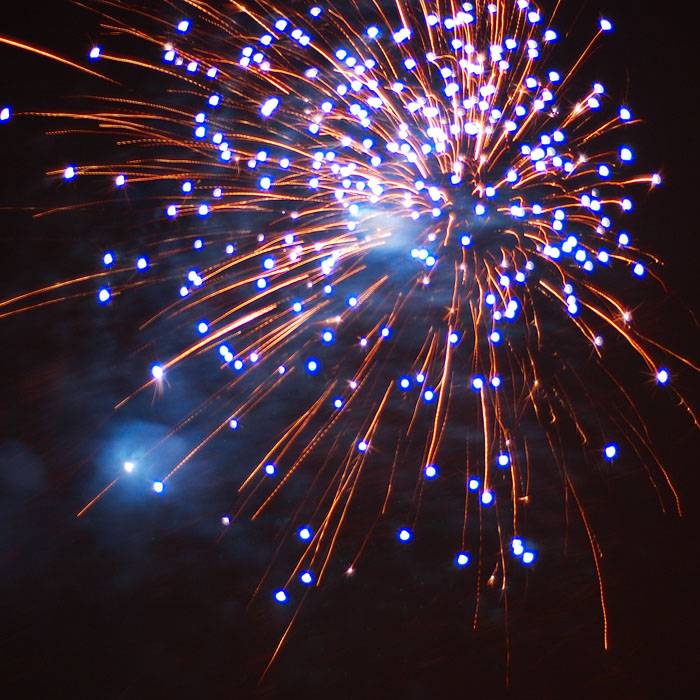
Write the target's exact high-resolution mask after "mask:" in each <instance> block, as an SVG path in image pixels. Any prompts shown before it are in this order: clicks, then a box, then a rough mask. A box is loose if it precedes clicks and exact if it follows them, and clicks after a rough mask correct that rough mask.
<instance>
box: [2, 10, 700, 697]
mask: <svg viewBox="0 0 700 700" xmlns="http://www.w3.org/2000/svg"><path fill="white" fill-rule="evenodd" d="M692 9H693V8H692V7H691V6H688V7H685V6H684V7H683V8H681V9H680V10H673V9H672V8H671V6H670V5H666V6H664V5H660V4H658V3H653V4H652V3H643V2H642V3H640V2H632V1H631V0H615V2H613V0H608V2H607V3H604V2H603V0H600V4H598V3H594V2H588V3H586V4H584V5H583V7H582V10H581V16H580V18H579V22H580V23H581V24H580V25H577V29H576V30H575V34H576V35H577V36H579V37H581V36H587V35H588V28H589V27H590V29H591V31H593V27H594V23H595V21H596V18H597V17H598V15H599V11H600V13H604V14H606V15H607V16H609V17H611V18H612V19H613V20H614V21H615V23H616V25H617V31H616V34H615V36H614V41H611V42H610V43H609V44H608V45H607V46H605V47H604V48H603V49H602V50H601V51H600V52H599V53H597V54H596V56H595V57H594V58H593V59H592V60H591V62H590V64H589V65H588V66H587V67H586V76H587V79H589V80H591V81H592V80H594V79H601V80H603V82H605V83H606V85H607V86H608V89H609V91H610V92H611V93H613V94H615V95H616V96H620V97H621V98H623V97H627V99H628V100H629V103H630V105H631V106H632V107H633V108H634V111H635V114H636V115H639V116H641V117H643V118H644V120H645V123H644V124H643V125H641V126H638V127H637V128H636V131H635V132H633V133H634V141H635V143H636V144H637V151H639V152H640V162H639V168H640V170H644V169H645V167H647V168H648V169H649V170H653V169H659V170H660V171H661V172H662V174H663V176H664V181H665V182H664V186H663V187H662V188H660V189H659V190H658V191H656V192H654V194H653V196H650V197H648V198H646V199H644V200H643V202H642V204H640V206H639V207H638V208H639V209H640V210H641V211H640V212H637V214H635V216H634V230H635V235H636V238H637V240H640V241H643V243H644V246H645V247H646V248H648V249H649V250H650V251H651V252H652V253H653V254H655V255H658V257H659V258H661V260H663V261H665V268H664V273H663V276H664V279H665V280H666V282H667V284H668V293H667V294H664V293H663V292H662V291H661V290H660V289H658V288H656V291H655V292H654V294H655V296H654V295H652V298H650V299H648V300H645V304H644V306H643V307H642V308H641V309H640V311H639V316H640V317H641V319H642V321H641V322H642V323H643V324H644V328H645V329H647V330H648V331H649V332H650V333H652V334H653V335H654V337H658V338H660V339H661V340H662V342H664V343H665V344H667V345H668V346H670V347H671V348H674V349H677V350H678V351H679V352H680V353H681V354H685V355H686V356H689V357H690V358H691V359H694V360H695V361H696V362H697V361H698V332H697V327H695V326H694V325H693V317H692V314H691V313H690V312H689V311H687V310H686V309H690V310H695V311H696V312H697V311H698V310H699V309H700V295H699V291H698V289H699V285H698V282H697V276H696V270H697V260H698V253H699V252H700V248H699V246H698V242H697V239H698V234H697V230H698V226H697V216H696V209H697V205H696V203H697V201H698V196H697V191H696V190H697V186H698V178H697V175H696V168H697V163H698V162H699V161H698V148H697V145H698V144H697V141H698V140H697V136H695V134H694V130H695V129H696V122H697V118H696V111H697V105H698V104H699V103H700V100H699V99H698V91H697V80H696V79H695V77H694V76H695V75H696V72H695V71H697V70H698V61H697V41H696V40H695V38H694V32H695V27H696V21H695V20H694V17H693V16H692V15H693V11H692ZM574 14H575V13H574ZM572 16H573V15H572ZM97 24H98V23H97V20H96V18H95V17H94V16H92V15H90V13H87V12H84V11H81V10H80V9H79V8H76V7H71V6H70V5H68V4H65V3H64V2H62V1H59V2H49V1H48V0H40V1H38V2H33V3H26V4H19V3H13V9H12V14H11V16H7V15H6V16H4V18H3V21H2V26H1V27H0V33H2V34H3V35H6V36H10V37H13V38H18V39H23V40H26V41H28V42H30V43H32V44H35V45H39V46H44V47H48V48H51V49H53V50H56V51H57V52H59V53H61V54H62V55H65V56H67V57H70V58H73V59H75V60H79V61H81V60H82V57H83V56H84V55H85V54H86V53H87V50H88V49H89V47H90V46H91V45H92V44H93V42H94V41H95V40H96V39H97V37H98V36H99V32H98V31H97ZM556 26H557V27H558V28H559V29H560V31H563V30H565V29H566V27H567V26H568V24H567V23H564V22H558V23H556ZM0 65H1V66H2V67H3V68H2V71H1V72H0V106H2V105H4V104H11V105H13V106H14V108H15V110H16V111H22V110H30V109H37V110H39V111H40V110H44V109H48V108H53V107H54V106H56V105H65V104H67V101H66V98H67V97H70V96H74V95H79V94H82V93H84V92H87V91H89V90H90V89H91V88H92V89H94V83H91V82H90V80H89V79H87V78H85V77H83V76H80V75H78V74H76V73H75V72H74V71H72V70H71V69H69V68H66V67H60V66H56V65H55V64H52V63H51V62H49V61H47V60H46V59H43V58H40V57H37V56H32V55H30V54H27V53H24V52H21V51H19V50H16V49H10V48H8V47H5V46H0ZM46 128H47V127H46V123H45V122H42V121H41V120H38V119H26V120H20V119H17V120H15V121H14V122H13V123H12V124H10V125H5V126H2V127H0V146H1V147H2V151H1V152H2V162H3V166H2V167H3V170H2V173H3V174H2V175H1V176H0V231H1V238H0V241H1V242H0V245H1V246H2V247H1V248H0V250H2V260H3V264H2V270H3V279H2V281H0V297H1V298H6V297H8V296H12V295H14V294H17V293H18V292H19V291H20V290H24V289H28V288H34V287H36V286H38V285H39V284H45V283H50V282H52V281H57V280H60V279H64V278H66V277H68V276H71V275H74V274H76V272H77V271H80V270H81V269H82V267H81V266H82V265H84V264H85V263H86V261H90V260H92V259H93V258H94V257H95V256H96V255H98V254H99V251H100V249H101V246H102V245H103V241H102V240H101V238H100V237H101V235H103V234H102V232H101V231H102V230H103V229H102V227H107V228H108V227H109V225H111V222H105V221H101V220H100V216H99V214H98V215H97V216H94V217H92V215H86V217H83V218H81V217H79V216H75V217H73V216H70V217H56V218H55V219H52V218H51V217H48V218H44V219H41V220H36V219H32V218H31V217H30V216H29V214H28V213H27V212H23V211H20V210H17V209H14V210H13V209H12V208H13V207H16V206H19V207H22V206H29V205H36V204H38V205H39V206H40V207H43V206H45V203H49V204H51V203H53V202H56V201H60V192H59V193H58V195H59V196H57V191H56V187H55V185H54V184H49V182H48V179H47V178H45V177H44V173H45V171H46V170H47V169H50V168H51V167H61V165H62V164H64V163H65V162H68V161H69V160H70V159H75V160H78V158H75V156H74V151H73V153H71V148H74V147H76V144H75V143H73V142H72V141H71V140H70V139H68V140H66V139H63V140H61V139H56V138H54V137H50V136H45V135H44V132H45V131H46ZM83 155H84V154H83ZM87 155H89V154H87ZM91 217H92V218H91ZM649 289H650V290H652V287H649ZM88 307H89V309H90V310H89V311H87V309H88ZM93 307H94V300H93V298H92V297H88V298H85V299H78V300H75V301H72V302H69V303H66V304H63V305H60V306H56V307H50V308H46V309H43V310H39V311H35V312H30V313H27V314H23V315H20V316H16V317H11V318H7V319H1V320H0V360H1V361H2V367H3V370H4V371H3V374H2V377H1V378H0V387H2V391H1V393H0V396H2V399H1V401H2V408H1V409H0V601H2V602H1V603H0V611H1V612H0V620H1V621H2V622H1V623H0V694H1V695H2V696H3V697H7V698H39V697H50V698H53V697H73V698H160V697H163V698H166V697H167V698H178V697H193V698H194V697H202V698H246V697H270V698H272V697H282V696H284V697H312V698H313V697H333V698H336V697H337V698H346V697H347V698H365V697H366V698H375V697H377V698H380V697H386V698H394V697H396V698H403V697H406V698H453V697H473V698H492V697H501V696H505V697H517V698H519V697H522V698H562V697H574V698H575V697H600V698H608V697H609V698H613V697H615V698H659V697H666V696H668V695H669V694H670V693H674V694H675V695H676V696H678V697H685V696H686V695H688V694H689V693H690V692H691V691H692V688H693V685H694V674H695V673H696V669H697V663H698V662H699V661H700V654H699V653H698V651H699V649H698V643H697V639H696V627H697V622H698V612H699V611H698V600H697V573H698V567H697V557H698V545H697V532H698V527H697V525H698V516H699V515H700V508H699V507H698V505H697V498H698V497H697V494H698V493H699V491H698V487H700V479H699V478H698V468H699V467H700V460H699V459H698V457H697V452H698V440H697V434H698V433H697V431H695V432H693V430H692V429H691V428H690V424H689V421H688V420H686V419H684V418H683V413H682V411H681V410H680V409H679V410H675V408H674V407H673V406H672V404H671V403H670V402H667V401H666V400H665V399H663V398H660V397H659V396H658V395H657V394H655V393H654V392H652V394H651V396H650V398H648V399H647V400H646V402H645V403H644V404H643V405H641V406H640V410H641V411H642V412H643V413H644V415H645V416H646V417H647V418H648V421H649V424H650V427H651V430H652V435H653V438H654V443H655V445H656V446H657V448H658V452H659V455H660V457H661V458H662V461H663V462H664V464H666V465H667V466H668V469H669V472H670V474H671V477H672V479H673V481H674V484H675V485H676V487H677V490H678V492H679V494H680V500H681V504H682V506H683V510H684V517H683V518H681V519H679V518H678V517H676V516H675V515H674V513H673V512H672V509H669V512H667V513H664V512H662V510H661V508H660V507H659V504H658V500H657V499H656V494H655V491H654V488H653V487H652V485H651V484H650V482H649V480H648V478H647V477H646V475H645V474H644V472H643V471H642V470H641V469H639V468H637V467H635V468H634V469H633V468H630V469H628V470H626V469H621V470H620V471H619V472H618V473H615V474H612V475H610V476H609V477H608V478H606V479H605V480H604V488H602V489H598V491H596V492H595V499H596V502H595V504H594V506H593V507H592V511H591V519H592V520H593V521H594V523H595V530H596V535H597V536H598V538H599V541H600V545H601V548H602V550H603V552H604V554H605V557H604V560H603V572H604V582H605V591H606V597H607V600H608V606H609V607H608V613H609V632H610V650H609V651H608V652H607V653H604V652H603V651H602V649H601V639H602V631H601V621H600V607H599V603H598V588H597V580H596V577H595V571H594V568H593V563H592V559H591V557H590V552H589V551H588V550H587V549H586V547H585V543H586V539H585V536H584V535H583V532H582V530H581V526H580V524H576V525H572V527H571V542H572V544H571V547H570V549H569V551H568V552H567V553H563V552H562V551H561V550H556V549H553V551H552V553H551V556H550V557H549V560H547V558H546V557H543V558H542V559H541V560H540V561H539V562H538V565H537V567H535V569H534V570H533V571H532V572H531V575H530V576H529V577H528V579H527V580H525V579H523V580H522V581H519V582H517V584H518V585H519V587H520V590H519V591H518V595H516V596H515V602H514V603H513V607H512V609H511V610H509V617H508V624H509V629H510V666H509V676H510V689H509V690H506V689H505V687H504V686H505V678H506V661H505V659H506V645H505V641H504V640H505V633H504V624H505V621H504V615H503V609H502V605H501V604H500V603H499V602H498V600H497V599H496V598H495V597H490V596H489V595H488V594H487V595H485V596H484V601H483V609H482V611H481V618H480V624H479V626H478V627H477V629H476V631H474V630H472V628H471V620H472V618H473V613H474V595H473V579H466V581H467V583H466V584H465V579H464V578H460V577H459V576H456V575H455V574H454V573H453V572H449V571H445V570H440V569H436V568H435V567H433V566H432V565H433V563H434V562H435V556H434V555H432V554H431V549H432V545H431V544H430V542H429V541H426V540H424V541H423V543H422V544H421V543H420V542H417V543H416V548H415V549H414V550H413V551H412V552H410V553H408V554H407V551H406V550H402V551H397V548H396V547H394V546H393V545H394V542H393V541H392V540H391V538H390V537H387V536H386V535H387V533H389V532H390V530H386V531H385V532H384V533H382V531H381V528H380V532H379V534H378V537H377V540H376V541H375V542H374V543H373V544H372V545H371V546H370V547H369V548H368V551H367V553H366V558H365V559H364V560H363V566H362V571H358V574H357V575H356V576H355V577H353V578H349V579H344V578H336V579H335V580H330V581H329V583H328V585H327V586H325V587H323V588H321V589H319V590H317V591H314V595H313V596H311V597H310V599H309V600H308V601H307V602H306V603H305V605H304V606H303V608H302V613H301V615H300V617H299V620H298V622H297V624H296V626H295V628H294V631H293V633H292V635H291V636H290V639H289V640H288V643H287V644H286V645H285V647H284V649H283V651H282V653H281V654H280V657H279V659H278V662H277V663H276V664H275V665H274V666H273V668H272V670H271V671H270V673H269V675H268V676H267V678H266V679H265V680H264V681H263V682H262V683H261V684H258V678H259V676H260V673H261V671H262V669H263V668H264V667H265V664H266V663H267V660H268V658H269V654H270V651H271V650H272V649H274V646H275V644H276V641H277V640H278V639H279V635H280V633H281V631H282V630H283V629H284V625H285V623H286V621H287V620H288V619H289V615H290V612H289V610H288V609H287V610H284V609H279V608H277V607H273V606H272V605H270V604H269V602H268V600H267V599H264V600H263V599H261V600H259V601H256V602H254V603H253V604H250V605H249V601H250V591H251V590H252V588H253V587H254V586H255V584H256V582H257V580H258V577H259V574H260V572H261V571H262V570H264V564H265V562H266V561H267V559H268V558H269V555H270V553H271V550H270V545H269V542H268V540H267V539H266V537H267V535H269V534H270V532H266V531H265V527H263V528H261V529H256V528H253V527H244V526H241V527H240V529H239V530H237V531H235V532H233V533H230V534H229V536H227V537H226V538H225V539H223V540H222V541H221V542H217V537H218V534H219V529H218V528H217V526H216V518H217V515H218V514H219V512H220V511H219V505H220V503H219V501H218V500H217V494H216V491H217V488H218V485H219V483H220V482H219V481H214V482H213V483H207V477H206V475H207V473H211V474H212V475H213V476H212V478H215V479H216V480H218V479H220V478H221V475H220V472H219V471H217V469H216V467H215V465H210V464H205V465H203V468H202V469H203V470H202V471H200V472H199V474H198V476H197V477H196V478H194V476H193V477H192V478H190V479H189V480H187V479H185V481H184V483H183V486H182V487H181V491H180V493H177V492H176V488H173V491H174V493H172V494H169V496H170V497H169V498H168V499H162V500H156V501H154V499H153V498H141V497H139V496H138V495H137V494H135V493H131V492H129V493H127V492H120V493H119V494H117V495H116V496H114V497H113V498H110V499H105V501H104V502H103V503H102V504H100V506H99V507H97V508H95V509H94V510H93V511H91V512H90V514H89V517H85V518H81V519H79V520H78V519H76V518H75V517H74V516H75V513H76V512H77V511H78V510H79V508H80V507H81V506H82V505H83V504H84V503H85V501H86V500H87V499H89V498H90V497H91V496H92V495H94V493H95V492H96V490H99V488H100V487H101V484H103V483H104V479H103V478H102V477H103V473H104V472H101V471H100V470H101V465H102V464H103V461H104V460H106V459H109V454H107V455H106V454H105V445H106V444H109V445H113V444H115V441H116V439H115V435H116V434H117V433H118V432H119V431H127V432H129V433H130V434H144V435H148V436H157V435H159V434H160V432H161V431H162V430H163V426H167V425H168V424H169V422H170V421H171V420H172V418H173V417H172V416H171V415H170V414H169V412H168V409H167V407H163V406H158V407H156V408H155V409H154V411H153V413H152V414H151V415H150V416H149V417H140V418H139V419H136V418H134V419H133V420H130V422H129V424H128V425H125V424H124V423H118V424H117V425H116V426H115V427H110V426H112V424H111V423H109V422H108V419H109V418H110V415H111V407H112V406H113V405H114V403H116V401H118V400H119V398H121V396H122V395H123V391H124V386H125V384H126V383H127V379H126V378H125V376H126V374H127V373H128V363H127V368H121V369H115V368H116V367H118V363H117V359H118V358H119V357H120V355H121V353H123V352H124V350H125V348H127V349H128V348H129V347H130V346H129V344H128V342H127V341H126V340H124V339H123V338H122V337H121V336H120V334H119V332H118V331H117V330H115V327H114V325H112V324H113V323H114V322H113V321H104V320H103V319H102V317H100V316H99V315H97V314H95V313H94V308H93ZM678 380H679V381H682V382H685V383H686V384H687V390H686V397H687V398H688V399H689V401H690V403H691V404H693V405H694V406H695V407H696V408H697V407H699V406H700V401H699V399H700V396H698V381H697V377H694V376H693V375H692V373H690V372H688V371H680V369H679V371H678ZM184 390H185V391H190V392H196V389H194V388H192V387H185V389H184ZM600 483H601V482H600V480H599V481H598V484H599V485H600ZM185 494H186V497H185ZM212 499H213V500H212ZM664 502H665V503H666V504H669V501H668V499H667V498H666V499H664ZM435 516H436V520H435V532H434V533H433V534H434V535H435V536H436V537H439V529H440V525H441V520H440V510H439V508H436V511H435ZM280 517H281V516H280ZM542 520H543V524H542V527H543V528H546V526H547V522H548V521H547V517H546V515H543V518H542ZM552 522H553V523H556V522H557V521H556V519H554V520H553V521H552ZM556 528H557V529H556V532H555V533H553V535H556V534H557V533H558V532H560V530H559V524H558V523H557V524H556ZM268 529H269V528H268ZM555 539H556V538H555ZM387 543H389V545H390V546H388V545H387ZM431 567H432V568H431Z"/></svg>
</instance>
